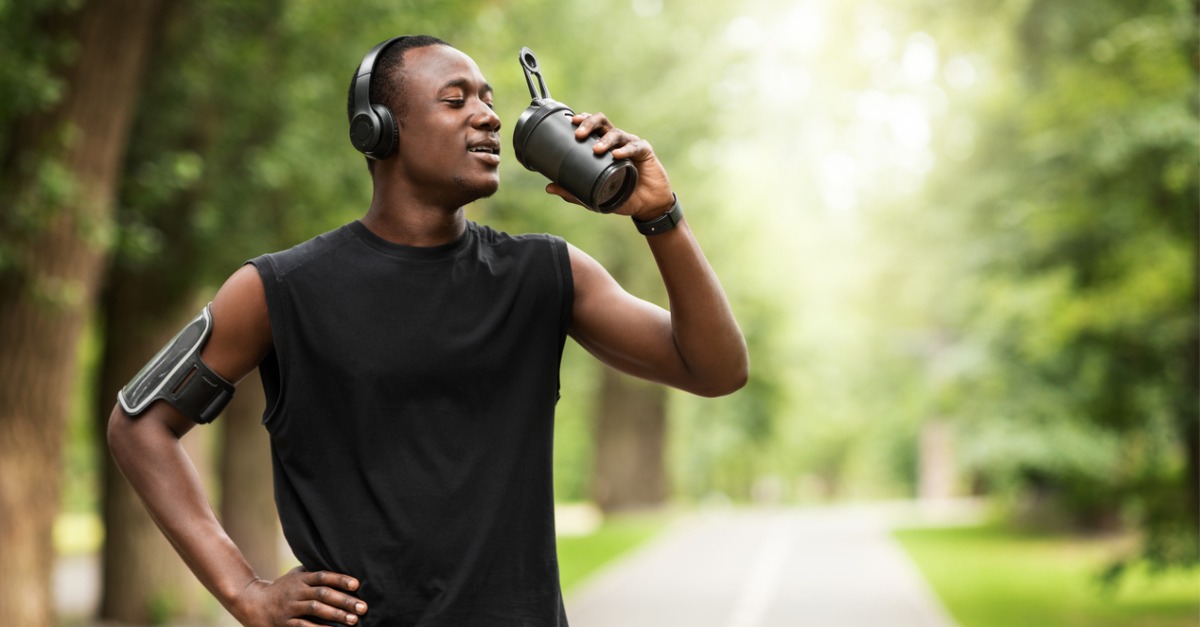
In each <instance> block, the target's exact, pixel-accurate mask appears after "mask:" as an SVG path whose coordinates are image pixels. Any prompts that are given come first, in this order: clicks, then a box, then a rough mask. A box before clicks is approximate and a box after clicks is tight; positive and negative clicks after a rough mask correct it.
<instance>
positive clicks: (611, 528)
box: [558, 515, 668, 593]
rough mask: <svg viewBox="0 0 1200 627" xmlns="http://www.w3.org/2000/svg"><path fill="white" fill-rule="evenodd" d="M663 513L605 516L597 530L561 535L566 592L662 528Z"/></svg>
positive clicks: (560, 564)
mask: <svg viewBox="0 0 1200 627" xmlns="http://www.w3.org/2000/svg"><path fill="white" fill-rule="evenodd" d="M667 522H668V519H667V517H665V516H662V515H630V516H619V517H613V518H609V519H607V520H605V522H604V524H603V525H601V526H600V528H599V529H597V530H596V531H595V532H593V533H589V534H587V535H582V536H563V537H559V538H558V568H559V578H560V580H561V582H562V588H563V592H564V593H567V592H570V591H571V589H572V588H574V587H575V586H577V585H578V584H579V583H581V582H582V581H584V580H585V579H586V578H587V577H588V576H589V575H591V574H592V573H594V572H595V571H597V570H598V569H599V568H600V567H601V566H603V565H605V564H607V563H608V562H610V561H612V560H613V559H615V558H617V557H620V556H621V555H623V554H625V553H626V552H628V551H630V550H632V549H634V548H636V547H638V546H639V545H641V544H642V543H643V542H645V541H646V540H649V539H650V538H651V537H653V536H654V535H655V534H656V533H658V532H659V531H661V530H662V528H663V527H664V526H666V524H667Z"/></svg>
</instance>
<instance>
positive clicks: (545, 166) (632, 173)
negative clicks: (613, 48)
mask: <svg viewBox="0 0 1200 627" xmlns="http://www.w3.org/2000/svg"><path fill="white" fill-rule="evenodd" d="M520 59H521V69H522V70H524V72H525V82H526V84H528V85H529V95H530V96H531V97H532V98H533V102H532V103H530V105H529V108H528V109H525V111H524V112H523V113H521V117H519V118H517V126H516V129H515V130H514V131H513V150H514V151H515V152H516V155H517V161H518V162H520V163H521V165H523V166H525V168H526V169H527V170H533V171H535V172H540V173H542V174H544V175H545V176H546V177H547V178H549V179H550V180H551V181H554V182H555V183H558V184H559V185H561V186H562V187H563V189H566V190H567V191H568V192H571V194H572V195H574V196H575V198H577V199H579V201H580V202H582V203H583V204H584V205H585V206H586V207H587V208H588V209H591V210H592V211H598V212H600V213H610V212H612V211H615V210H616V209H617V208H618V207H620V206H621V205H622V204H624V203H625V201H626V200H629V197H630V196H631V195H633V188H634V186H636V185H637V168H636V167H634V165H633V162H632V161H630V160H629V159H613V157H612V154H610V153H608V152H605V153H604V154H600V155H597V154H596V153H595V152H593V151H592V146H594V145H595V144H596V140H597V139H599V137H597V136H589V137H587V138H585V139H583V140H579V139H576V138H575V125H574V124H572V123H571V118H572V117H574V116H575V112H574V111H572V110H571V108H570V107H568V106H567V105H565V104H563V103H561V102H557V101H555V100H552V99H551V98H550V90H548V89H546V80H545V79H544V78H542V73H541V70H540V69H539V68H538V62H537V57H535V56H533V52H532V51H530V50H529V48H521V57H520ZM535 76H536V77H537V85H536V86H535V85H534V82H533V79H534V77H535ZM539 88H540V90H539Z"/></svg>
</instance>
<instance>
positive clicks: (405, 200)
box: [362, 177, 467, 247]
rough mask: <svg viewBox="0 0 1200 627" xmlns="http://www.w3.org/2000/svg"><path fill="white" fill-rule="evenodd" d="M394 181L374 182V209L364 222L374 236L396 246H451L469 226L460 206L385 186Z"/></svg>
mask: <svg viewBox="0 0 1200 627" xmlns="http://www.w3.org/2000/svg"><path fill="white" fill-rule="evenodd" d="M394 180H395V179H393V178H391V177H388V178H387V179H382V180H381V179H380V178H376V180H375V185H374V195H373V197H372V198H371V206H370V207H369V208H368V209H367V213H366V215H364V216H363V218H362V223H363V225H364V226H366V227H367V228H368V229H370V230H371V232H372V233H374V234H376V235H378V236H379V237H382V238H383V239H385V240H388V241H389V242H393V243H396V244H403V245H405V246H422V247H428V246H440V245H442V244H449V243H451V242H453V241H456V240H457V239H458V238H459V237H461V236H462V234H463V231H465V230H466V228H467V222H466V216H465V211H464V210H463V207H462V206H461V205H458V204H456V203H452V202H448V201H441V202H439V201H438V200H434V199H430V198H428V197H427V196H428V194H418V193H415V190H413V189H411V188H410V187H409V186H407V185H402V184H401V185H397V184H395V183H393V184H390V185H389V184H387V183H386V182H385V181H394Z"/></svg>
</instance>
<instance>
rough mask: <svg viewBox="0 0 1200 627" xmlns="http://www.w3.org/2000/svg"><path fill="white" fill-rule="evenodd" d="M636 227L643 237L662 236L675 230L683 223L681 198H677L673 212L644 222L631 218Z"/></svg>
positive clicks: (672, 206)
mask: <svg viewBox="0 0 1200 627" xmlns="http://www.w3.org/2000/svg"><path fill="white" fill-rule="evenodd" d="M631 219H632V220H633V224H634V226H636V227H637V230H638V232H639V233H641V234H642V235H660V234H662V233H666V232H667V231H670V230H671V229H673V228H675V226H676V225H678V224H679V223H680V222H682V221H683V207H681V206H680V205H679V197H678V196H675V204H673V205H671V210H670V211H668V212H666V213H664V214H662V215H661V216H658V217H657V218H654V219H653V220H647V221H646V222H642V221H641V220H638V219H637V218H631Z"/></svg>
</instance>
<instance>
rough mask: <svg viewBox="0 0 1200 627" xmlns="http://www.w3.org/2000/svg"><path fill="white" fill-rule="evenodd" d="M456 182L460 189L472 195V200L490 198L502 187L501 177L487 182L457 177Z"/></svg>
mask: <svg viewBox="0 0 1200 627" xmlns="http://www.w3.org/2000/svg"><path fill="white" fill-rule="evenodd" d="M454 184H455V186H457V187H458V189H459V190H461V191H462V192H463V193H465V194H467V195H468V196H470V198H471V200H472V201H474V200H479V199H480V198H489V197H491V196H492V195H493V194H495V193H496V191H497V190H499V189H500V179H499V178H495V179H492V180H490V181H487V182H482V181H468V180H467V179H464V178H455V179H454ZM468 202H470V201H468Z"/></svg>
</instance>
